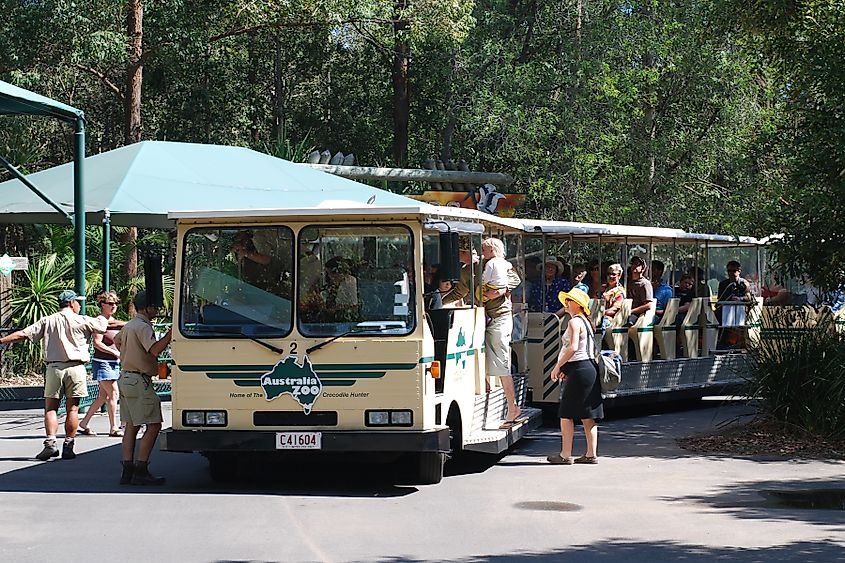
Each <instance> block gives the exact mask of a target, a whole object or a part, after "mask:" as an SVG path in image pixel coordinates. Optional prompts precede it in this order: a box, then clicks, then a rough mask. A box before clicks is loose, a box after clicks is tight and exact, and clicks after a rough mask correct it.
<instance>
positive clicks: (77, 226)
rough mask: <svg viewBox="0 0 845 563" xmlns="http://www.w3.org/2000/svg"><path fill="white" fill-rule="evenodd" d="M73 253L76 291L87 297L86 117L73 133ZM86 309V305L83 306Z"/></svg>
mask: <svg viewBox="0 0 845 563" xmlns="http://www.w3.org/2000/svg"><path fill="white" fill-rule="evenodd" d="M73 152H74V155H73V217H74V221H73V254H74V282H75V285H76V293H77V294H79V295H80V296H81V297H82V298H83V299H84V298H85V189H84V185H83V179H84V174H83V166H84V161H85V119H84V118H83V117H81V116H80V117H77V118H76V131H75V132H74V135H73ZM82 310H83V311H84V310H85V307H83V308H82Z"/></svg>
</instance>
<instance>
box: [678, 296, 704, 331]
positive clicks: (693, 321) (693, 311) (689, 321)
mask: <svg viewBox="0 0 845 563" xmlns="http://www.w3.org/2000/svg"><path fill="white" fill-rule="evenodd" d="M704 300H706V298H705V297H696V298H694V299H693V300H692V301H690V304H689V309H687V314H686V315H684V322H683V325H684V326H698V324H699V319H700V318H701V304H702V302H703V301H704Z"/></svg>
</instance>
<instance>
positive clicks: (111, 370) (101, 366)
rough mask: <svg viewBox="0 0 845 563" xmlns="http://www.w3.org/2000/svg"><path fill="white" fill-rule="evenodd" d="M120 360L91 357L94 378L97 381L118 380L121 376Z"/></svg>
mask: <svg viewBox="0 0 845 563" xmlns="http://www.w3.org/2000/svg"><path fill="white" fill-rule="evenodd" d="M118 365H119V362H118V361H117V360H100V359H99V358H92V359H91V367H92V368H93V370H92V371H93V372H94V379H96V380H97V381H117V379H118V378H119V377H120V368H119V367H118Z"/></svg>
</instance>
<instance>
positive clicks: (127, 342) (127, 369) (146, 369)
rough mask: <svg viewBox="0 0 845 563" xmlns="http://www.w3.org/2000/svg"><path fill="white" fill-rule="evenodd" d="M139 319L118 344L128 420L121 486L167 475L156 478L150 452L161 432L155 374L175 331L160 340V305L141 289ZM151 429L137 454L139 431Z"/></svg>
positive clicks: (151, 481)
mask: <svg viewBox="0 0 845 563" xmlns="http://www.w3.org/2000/svg"><path fill="white" fill-rule="evenodd" d="M133 302H134V303H135V318H134V319H132V320H131V321H129V322H128V323H126V325H125V326H124V327H123V329H122V330H121V331H120V332H119V333H117V336H115V338H114V343H115V345H116V346H117V349H118V350H120V379H118V381H117V386H118V389H119V390H120V420H121V421H123V422H124V423H126V429H125V430H124V433H123V449H122V461H121V463H122V465H123V472H122V473H121V476H120V484H121V485H129V484H132V485H162V484H164V477H154V476H153V475H151V474H150V471H149V467H148V464H149V459H150V453H152V450H153V446H155V443H156V439H157V438H158V433H159V431H161V422H162V417H161V399H159V398H158V395H156V393H155V389H153V381H152V379H153V377H155V376H156V375H157V374H158V356H159V354H161V353H162V352H163V351H164V350H165V348H167V345H168V344H170V337H171V331H170V330H169V331H167V334H165V335H164V336H163V337H162V338H161V339H160V340H156V337H155V332H154V331H153V324H152V320H153V319H154V318H156V317H157V316H158V312H159V307H158V305H150V304H149V303H148V301H147V293H146V292H145V291H139V292H138V293H137V295H135V299H134V300H133ZM144 424H146V425H147V430H146V431H145V432H144V435H143V437H142V438H141V444H140V446H139V447H138V457H137V458H136V457H135V441H136V439H137V437H138V430H140V429H141V426H142V425H144Z"/></svg>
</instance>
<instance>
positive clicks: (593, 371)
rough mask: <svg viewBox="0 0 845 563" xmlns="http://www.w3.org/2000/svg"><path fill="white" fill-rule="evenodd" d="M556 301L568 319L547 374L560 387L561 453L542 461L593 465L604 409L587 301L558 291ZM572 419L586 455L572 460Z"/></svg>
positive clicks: (578, 294)
mask: <svg viewBox="0 0 845 563" xmlns="http://www.w3.org/2000/svg"><path fill="white" fill-rule="evenodd" d="M559 298H560V301H561V303H563V306H564V308H565V309H566V312H567V313H569V315H570V316H571V319H570V320H569V324H568V325H567V327H566V332H564V334H563V345H562V346H561V349H560V354H558V357H557V363H556V364H555V367H553V368H552V374H551V378H552V381H558V380H560V385H561V393H560V405H559V406H558V416H559V417H560V433H561V450H560V452H559V453H556V454H552V455H550V456H548V457H547V458H546V459H547V460H548V461H549V463H553V464H556V465H572V464H573V463H586V464H595V463H598V459H597V457H596V445H597V443H598V426H597V425H596V421H597V420H599V419H601V418H604V407H603V405H602V399H601V386H600V385H599V381H598V368H597V365H596V361H595V331H594V328H593V325H592V322H591V321H590V319H589V318H588V315H589V314H590V306H589V303H590V297H589V296H588V295H587V294H586V293H585V292H584V291H582V290H580V289H573V290H571V291H569V292H565V291H561V292H560V294H559ZM576 418H578V419H581V423H582V424H583V425H584V437H585V438H586V439H587V451H586V453H585V454H584V455H583V456H581V457H579V458H576V459H572V443H573V441H574V437H575V419H576Z"/></svg>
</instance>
